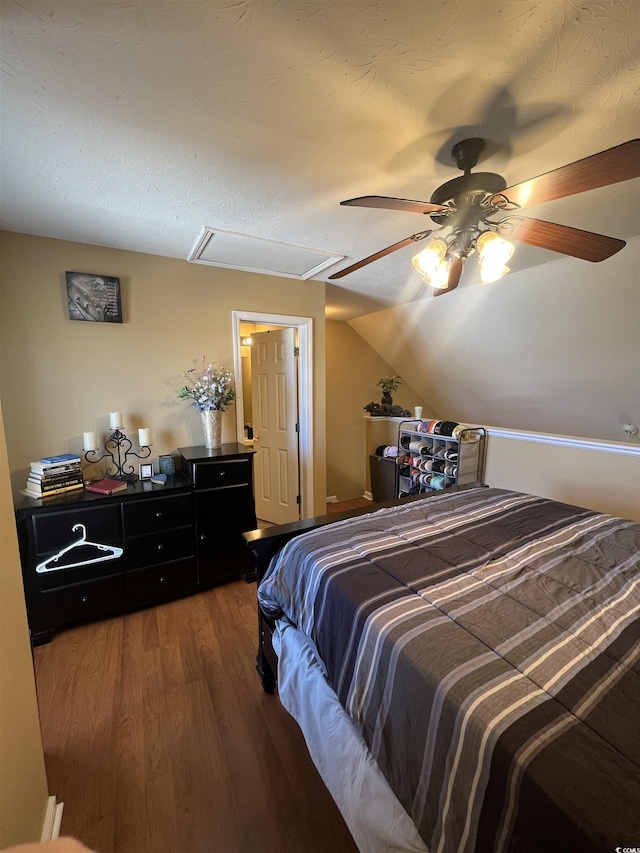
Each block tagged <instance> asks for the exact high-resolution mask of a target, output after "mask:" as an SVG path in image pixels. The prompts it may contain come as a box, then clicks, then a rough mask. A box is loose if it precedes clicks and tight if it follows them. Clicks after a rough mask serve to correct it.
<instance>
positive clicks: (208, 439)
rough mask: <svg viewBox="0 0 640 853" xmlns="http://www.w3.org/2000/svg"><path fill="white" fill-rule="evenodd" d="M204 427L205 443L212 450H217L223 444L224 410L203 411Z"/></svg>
mask: <svg viewBox="0 0 640 853" xmlns="http://www.w3.org/2000/svg"><path fill="white" fill-rule="evenodd" d="M200 414H201V415H202V427H203V429H204V444H205V447H208V448H209V449H210V450H216V449H217V448H219V447H221V446H222V411H221V410H220V409H212V410H211V411H209V412H201V413H200Z"/></svg>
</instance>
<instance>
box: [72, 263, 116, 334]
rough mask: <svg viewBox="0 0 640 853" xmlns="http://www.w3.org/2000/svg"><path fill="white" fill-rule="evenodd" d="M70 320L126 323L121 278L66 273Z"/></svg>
mask: <svg viewBox="0 0 640 853" xmlns="http://www.w3.org/2000/svg"><path fill="white" fill-rule="evenodd" d="M65 278H66V281H67V303H68V305H69V319H70V320H90V321H92V322H94V323H122V301H121V298H120V279H119V278H115V277H114V276H112V275H96V274H94V273H86V272H66V273H65Z"/></svg>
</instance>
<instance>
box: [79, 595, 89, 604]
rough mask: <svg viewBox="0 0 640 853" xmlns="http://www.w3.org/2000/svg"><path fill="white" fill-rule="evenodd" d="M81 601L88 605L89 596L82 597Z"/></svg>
mask: <svg viewBox="0 0 640 853" xmlns="http://www.w3.org/2000/svg"><path fill="white" fill-rule="evenodd" d="M80 600H81V601H82V603H83V604H86V603H87V601H89V596H88V595H83V596H82V598H81V599H80Z"/></svg>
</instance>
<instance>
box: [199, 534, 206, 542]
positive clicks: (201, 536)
mask: <svg viewBox="0 0 640 853" xmlns="http://www.w3.org/2000/svg"><path fill="white" fill-rule="evenodd" d="M206 538H207V537H206V535H205V534H204V533H201V534H200V541H201V542H204V540H205V539H206Z"/></svg>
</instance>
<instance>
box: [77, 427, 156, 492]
mask: <svg viewBox="0 0 640 853" xmlns="http://www.w3.org/2000/svg"><path fill="white" fill-rule="evenodd" d="M139 448H140V450H141V451H142V452H141V453H136V452H135V451H134V450H133V442H132V441H131V439H130V438H127V436H126V435H125V434H124V433H123V432H121V431H120V429H119V428H117V429H115V430H114V431H113V432H112V433H111V435H110V436H109V438H108V439H107V440H106V441H105V444H104V452H103V453H102V455H101V456H98V457H97V458H95V459H90V458H89V454H96V453H99V452H100V449H99V448H98V449H96V450H86V451H85V454H84V458H85V459H86V460H87V462H91V463H92V464H93V463H97V462H101V461H102V460H103V459H106V458H107V456H108V457H110V458H111V463H109V464H113V466H114V468H115V469H116V472H115V474H111V473H110V472H107V474H108V475H109V477H112V478H113V479H114V480H124V481H125V482H127V483H133V482H135V481H136V480H137V479H138V475H137V474H136V473H135V468H134V466H133V463H132V462H128V461H127V457H129V456H135V457H136V458H137V459H148V458H149V457H150V456H151V445H148V444H141V445H139ZM145 451H146V452H145Z"/></svg>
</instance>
